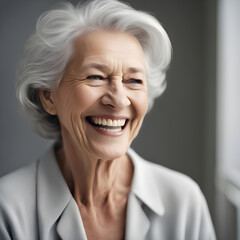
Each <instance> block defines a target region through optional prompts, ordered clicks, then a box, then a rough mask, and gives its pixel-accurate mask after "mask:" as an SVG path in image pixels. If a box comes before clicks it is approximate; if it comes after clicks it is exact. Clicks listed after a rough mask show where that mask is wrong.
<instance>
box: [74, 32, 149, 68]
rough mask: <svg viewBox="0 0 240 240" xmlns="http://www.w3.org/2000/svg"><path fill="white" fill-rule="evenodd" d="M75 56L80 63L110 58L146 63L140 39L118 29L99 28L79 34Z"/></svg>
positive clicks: (126, 61) (138, 63)
mask: <svg viewBox="0 0 240 240" xmlns="http://www.w3.org/2000/svg"><path fill="white" fill-rule="evenodd" d="M74 58H75V60H77V61H78V63H79V64H80V63H81V64H83V63H89V62H91V61H94V60H97V59H99V60H100V61H104V60H107V59H108V58H110V59H111V60H110V61H112V60H113V59H116V60H123V61H124V63H128V62H130V63H131V64H133V65H138V66H139V67H141V66H143V65H145V63H144V53H143V49H142V47H141V45H140V43H139V42H138V40H137V39H136V38H135V37H134V36H132V35H130V34H128V33H125V32H116V31H104V30H101V31H100V30H99V31H92V32H87V33H85V34H83V35H81V36H79V37H78V38H77V39H76V40H75V42H74ZM136 67H137V66H136Z"/></svg>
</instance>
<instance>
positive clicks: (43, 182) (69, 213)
mask: <svg viewBox="0 0 240 240" xmlns="http://www.w3.org/2000/svg"><path fill="white" fill-rule="evenodd" d="M37 199H38V202H37V211H38V221H39V234H40V238H41V239H44V240H45V239H51V234H52V233H51V231H52V227H53V225H54V224H56V229H57V232H58V234H59V235H60V237H61V239H66V240H73V239H74V238H71V237H75V236H84V237H83V238H82V239H87V238H86V236H85V232H84V228H83V224H82V220H81V217H80V213H79V211H78V207H77V204H76V202H75V201H74V199H73V197H72V194H71V192H70V190H69V188H68V186H67V183H66V182H65V179H64V177H63V175H62V173H61V170H60V168H59V165H58V163H57V160H56V157H55V152H54V148H53V147H52V148H50V149H49V150H48V151H47V152H46V153H45V154H44V155H43V157H42V158H40V160H39V165H38V176H37ZM76 226H79V227H76Z"/></svg>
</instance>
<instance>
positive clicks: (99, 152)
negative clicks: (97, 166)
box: [92, 146, 128, 161]
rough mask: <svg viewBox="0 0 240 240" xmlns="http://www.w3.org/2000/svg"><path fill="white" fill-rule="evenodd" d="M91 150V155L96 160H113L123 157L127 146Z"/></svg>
mask: <svg viewBox="0 0 240 240" xmlns="http://www.w3.org/2000/svg"><path fill="white" fill-rule="evenodd" d="M92 149H93V153H94V155H95V156H96V157H97V158H98V159H102V160H106V161H107V160H114V159H117V158H121V157H124V156H125V155H126V153H127V150H128V146H120V147H119V146H118V147H116V146H114V147H113V146H106V147H104V146H102V147H100V148H96V147H94V148H92Z"/></svg>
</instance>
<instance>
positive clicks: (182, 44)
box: [0, 0, 216, 212]
mask: <svg viewBox="0 0 240 240" xmlns="http://www.w3.org/2000/svg"><path fill="white" fill-rule="evenodd" d="M56 2H59V1H57V0H41V1H33V0H21V1H18V0H15V1H8V0H6V1H1V2H0V3H1V8H0V9H1V10H0V11H1V12H0V20H1V21H0V27H1V34H0V36H1V37H0V43H1V44H0V47H1V54H0V62H1V64H0V74H1V75H0V76H1V89H0V91H1V94H0V96H1V99H0V100H1V101H0V109H1V118H0V121H1V122H0V133H1V138H0V139H1V144H0V176H1V175H4V174H6V173H7V172H10V171H12V170H14V169H16V168H18V167H19V166H22V165H24V164H26V163H29V162H31V161H34V160H35V159H36V158H37V157H38V156H39V155H40V154H41V153H42V152H43V151H44V149H45V148H46V147H47V145H49V142H48V141H46V140H43V139H41V138H40V137H38V136H37V135H35V134H34V133H33V132H32V130H31V129H30V126H29V123H28V121H27V120H26V119H25V117H24V116H23V114H22V113H21V112H20V110H19V108H18V105H17V102H16V100H15V92H14V85H15V70H16V66H17V61H18V60H19V58H20V55H21V53H22V49H23V45H24V42H25V40H26V39H27V37H28V36H29V35H30V33H31V32H32V31H33V28H34V25H35V23H36V19H37V17H38V16H39V15H40V14H41V13H42V12H43V11H45V10H46V9H48V8H51V7H53V6H54V3H56ZM128 2H130V3H131V4H132V5H133V6H134V7H136V8H137V9H142V10H146V11H149V12H152V13H154V15H155V16H156V17H157V18H158V19H159V20H160V22H161V23H162V24H163V26H164V27H165V28H166V30H167V32H168V33H169V36H170V39H171V41H172V45H173V61H172V63H171V66H170V69H169V72H168V75H167V80H168V87H167V90H166V92H165V93H164V94H163V96H162V97H160V98H159V99H158V100H157V101H156V104H155V107H154V109H153V110H152V112H150V114H149V115H148V116H147V117H146V119H145V122H144V124H143V128H142V130H141V132H140V135H139V136H138V138H137V139H136V140H135V141H134V143H133V146H134V148H135V149H136V150H137V152H139V153H140V154H141V155H142V156H143V157H145V158H147V159H149V160H150V161H153V162H158V163H160V164H162V165H164V166H167V167H170V168H172V169H175V170H177V171H180V172H183V173H186V174H187V175H189V176H191V177H192V178H193V179H194V180H196V181H197V182H198V183H199V184H200V186H201V187H202V189H203V191H204V192H206V193H207V194H206V197H207V200H208V202H209V206H210V207H211V208H210V209H211V211H212V212H213V207H214V195H213V192H214V184H213V179H214V178H213V176H214V171H213V168H214V161H215V160H214V158H215V156H214V140H215V139H214V137H212V134H214V128H215V125H214V124H215V122H214V117H215V115H214V107H215V105H214V104H215V103H214V101H215V100H214V97H213V96H214V94H215V92H214V91H215V75H214V64H215V55H214V54H215V52H214V47H215V46H214V44H215V42H214V39H215V33H214V28H215V15H214V14H215V5H216V4H215V0H209V1H208V0H205V1H202V0H194V1H193V0H181V1H179V0H167V1H166V0H148V1H145V0H137V1H136V0H135V1H134V0H129V1H128ZM209 3H210V4H209ZM210 44H211V48H210V47H209V46H210ZM206 60H207V61H206ZM206 63H207V64H206ZM211 66H212V67H211ZM206 143H207V144H206ZM209 146H210V147H209ZM211 146H212V147H211ZM208 166H210V167H208Z"/></svg>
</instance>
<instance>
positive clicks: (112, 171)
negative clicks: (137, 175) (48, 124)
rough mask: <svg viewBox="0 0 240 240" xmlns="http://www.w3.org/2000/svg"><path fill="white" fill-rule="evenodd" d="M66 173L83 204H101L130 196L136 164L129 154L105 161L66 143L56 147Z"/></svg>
mask: <svg viewBox="0 0 240 240" xmlns="http://www.w3.org/2000/svg"><path fill="white" fill-rule="evenodd" d="M56 154H57V159H58V161H59V165H60V168H61V170H62V173H63V176H64V178H65V180H66V182H67V184H68V186H69V188H70V190H71V192H72V194H73V196H74V198H75V200H76V202H77V204H78V205H80V206H85V207H87V208H91V207H93V206H94V207H96V206H98V207H101V206H103V205H106V204H107V203H109V202H111V204H112V202H113V201H122V199H124V198H127V196H128V193H129V191H130V187H131V181H132V175H133V165H132V162H131V160H130V159H129V157H128V156H127V155H124V156H122V157H120V158H117V159H112V160H102V159H98V158H97V157H94V156H93V155H91V154H87V153H84V152H82V151H81V150H77V151H76V150H75V149H74V148H73V147H72V145H71V144H63V147H62V148H60V149H59V150H57V152H56Z"/></svg>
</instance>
